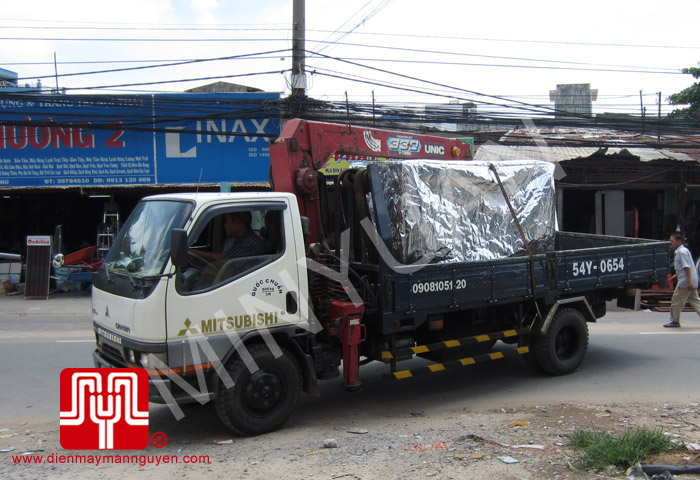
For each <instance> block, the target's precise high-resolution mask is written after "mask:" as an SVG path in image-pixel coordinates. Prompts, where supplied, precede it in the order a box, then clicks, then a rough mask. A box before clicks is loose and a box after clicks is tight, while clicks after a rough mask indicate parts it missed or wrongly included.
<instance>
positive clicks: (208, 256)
mask: <svg viewBox="0 0 700 480" xmlns="http://www.w3.org/2000/svg"><path fill="white" fill-rule="evenodd" d="M190 252H192V253H193V254H195V255H197V256H198V257H200V258H203V259H205V260H208V261H210V262H215V261H216V260H223V259H224V254H223V253H222V252H206V251H204V250H197V249H196V248H190Z"/></svg>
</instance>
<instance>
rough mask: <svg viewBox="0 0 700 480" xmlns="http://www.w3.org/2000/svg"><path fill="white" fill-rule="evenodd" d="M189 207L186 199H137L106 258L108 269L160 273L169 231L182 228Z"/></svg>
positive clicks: (140, 274)
mask: <svg viewBox="0 0 700 480" xmlns="http://www.w3.org/2000/svg"><path fill="white" fill-rule="evenodd" d="M191 210H192V205H191V204H190V203H187V202H177V201H164V200H159V201H143V202H140V203H139V204H138V205H137V206H136V208H135V209H134V211H133V212H131V215H129V218H128V219H127V221H126V223H125V224H124V226H123V227H122V228H121V230H120V231H119V235H117V238H116V240H115V241H114V244H113V245H112V248H111V249H110V250H109V253H108V254H107V257H106V258H105V266H106V267H107V269H108V270H109V271H110V272H114V273H117V274H123V275H129V276H134V277H146V276H150V275H159V274H160V273H161V272H162V271H163V267H164V266H165V263H166V262H167V260H168V256H169V254H170V231H171V230H172V229H173V228H182V227H183V226H184V224H185V221H186V220H187V218H188V216H189V214H190V212H191Z"/></svg>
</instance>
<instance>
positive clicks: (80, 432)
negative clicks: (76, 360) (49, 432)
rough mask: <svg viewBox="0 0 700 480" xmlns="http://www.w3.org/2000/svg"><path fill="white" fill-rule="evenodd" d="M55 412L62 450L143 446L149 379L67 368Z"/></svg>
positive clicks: (132, 371)
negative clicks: (59, 417) (59, 403)
mask: <svg viewBox="0 0 700 480" xmlns="http://www.w3.org/2000/svg"><path fill="white" fill-rule="evenodd" d="M60 409H61V420H60V425H61V429H60V433H61V446H62V447H63V448H66V449H74V450H98V449H99V450H132V449H143V448H146V447H147V446H148V373H147V372H146V371H145V370H143V369H141V368H66V369H65V370H63V371H62V372H61V407H60Z"/></svg>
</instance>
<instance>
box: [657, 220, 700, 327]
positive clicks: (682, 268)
mask: <svg viewBox="0 0 700 480" xmlns="http://www.w3.org/2000/svg"><path fill="white" fill-rule="evenodd" d="M671 248H672V249H673V250H674V251H675V254H674V257H673V266H674V268H675V269H676V274H675V275H673V276H672V277H671V280H672V281H673V280H674V279H676V280H677V281H678V283H677V284H676V289H675V290H674V291H673V297H671V321H670V322H669V323H667V324H666V325H664V327H667V328H678V327H680V326H681V312H682V311H683V307H685V304H686V303H690V306H691V307H693V308H694V309H695V312H697V314H698V315H700V297H698V271H697V269H696V268H695V263H694V262H693V257H692V255H691V254H690V251H689V250H688V249H687V248H685V246H683V235H681V234H680V233H677V232H676V233H672V234H671Z"/></svg>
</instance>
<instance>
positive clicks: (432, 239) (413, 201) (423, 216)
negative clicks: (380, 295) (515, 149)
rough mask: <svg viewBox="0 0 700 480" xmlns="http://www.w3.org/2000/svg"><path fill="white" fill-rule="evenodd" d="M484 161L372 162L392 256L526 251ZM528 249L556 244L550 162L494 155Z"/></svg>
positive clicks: (462, 256)
mask: <svg viewBox="0 0 700 480" xmlns="http://www.w3.org/2000/svg"><path fill="white" fill-rule="evenodd" d="M490 164H491V163H489V162H478V161H472V162H437V161H430V160H407V161H401V162H390V161H387V162H381V163H377V164H374V165H373V166H372V168H373V169H376V172H377V174H378V175H379V178H380V182H381V184H382V186H383V195H384V198H385V199H386V201H387V206H388V213H389V219H390V222H391V228H392V233H393V246H394V252H395V255H396V257H397V258H396V259H397V260H398V261H400V262H402V263H413V262H415V261H417V260H419V259H421V258H423V259H424V260H427V259H428V258H429V259H431V260H430V263H449V262H465V261H475V260H489V259H496V258H504V257H510V256H514V255H524V254H527V250H526V248H525V245H524V243H523V240H522V238H521V236H520V233H519V232H518V228H517V226H516V223H515V222H514V221H513V217H512V215H511V212H510V210H509V208H508V204H507V203H506V200H505V199H504V197H503V194H502V192H501V189H500V188H499V186H498V182H497V181H496V177H495V175H494V173H493V172H492V171H491V170H490V168H489V165H490ZM493 165H494V166H495V167H496V171H497V172H498V175H499V177H500V179H501V182H502V183H503V186H504V187H505V190H506V192H507V193H508V197H509V199H510V202H511V204H512V206H513V208H514V209H515V212H516V215H517V218H518V221H519V222H520V224H521V226H522V228H523V231H524V232H525V237H526V239H527V241H528V243H529V245H530V248H531V249H532V251H533V253H542V252H544V251H548V250H553V249H554V238H555V231H556V211H555V203H556V202H555V199H556V193H555V187H554V177H553V174H554V165H553V164H551V163H548V162H542V161H536V160H513V161H502V162H494V163H493Z"/></svg>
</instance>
